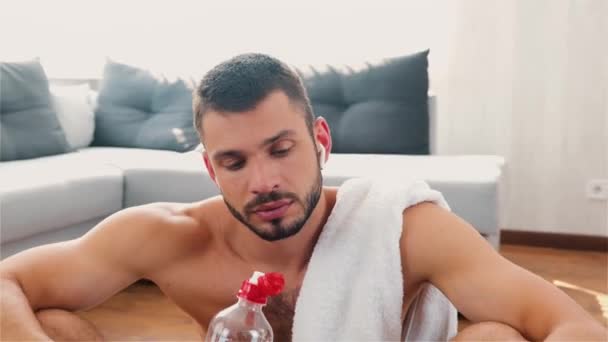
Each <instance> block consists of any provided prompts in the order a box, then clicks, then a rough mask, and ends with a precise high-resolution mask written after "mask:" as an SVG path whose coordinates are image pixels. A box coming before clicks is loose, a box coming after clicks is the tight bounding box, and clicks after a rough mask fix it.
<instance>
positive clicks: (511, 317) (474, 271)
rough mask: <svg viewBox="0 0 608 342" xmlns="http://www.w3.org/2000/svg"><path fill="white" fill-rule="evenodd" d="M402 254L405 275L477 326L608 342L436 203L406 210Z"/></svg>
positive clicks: (578, 311)
mask: <svg viewBox="0 0 608 342" xmlns="http://www.w3.org/2000/svg"><path fill="white" fill-rule="evenodd" d="M401 250H402V262H403V265H404V268H405V272H404V273H405V274H408V273H411V274H412V275H409V276H408V277H410V278H411V279H416V281H418V282H419V281H429V282H430V283H432V284H433V285H435V286H436V287H437V288H439V289H440V290H441V291H442V292H443V293H444V294H445V295H446V296H447V297H448V298H449V299H450V301H451V302H452V303H453V304H454V306H456V308H457V309H458V310H459V311H460V312H461V313H462V314H463V315H464V316H465V317H467V318H468V319H469V320H471V321H473V322H482V321H495V322H501V323H504V324H507V325H509V326H511V327H513V328H515V329H516V330H518V331H519V332H520V333H521V334H522V335H523V336H525V337H526V338H528V339H532V340H545V339H549V340H552V339H561V340H563V339H569V340H581V339H585V340H602V341H604V340H606V330H605V329H604V328H603V327H602V326H601V325H600V324H599V323H598V322H596V321H595V320H594V319H593V318H592V317H591V316H590V315H589V314H588V313H587V312H586V311H585V310H584V309H583V308H582V307H580V306H579V305H578V304H577V303H576V302H574V301H573V300H572V299H571V298H570V297H568V296H567V295H566V294H565V293H564V292H562V291H560V290H559V289H558V288H557V287H555V286H554V285H552V284H550V283H549V282H547V281H545V280H544V279H542V278H541V277H539V276H537V275H535V274H533V273H531V272H528V271H527V270H525V269H523V268H521V267H519V266H517V265H515V264H513V263H511V262H510V261H508V260H507V259H505V258H503V257H502V256H501V255H500V254H498V253H497V252H496V251H495V250H494V249H493V248H492V247H491V246H490V245H489V244H488V243H487V242H486V241H485V240H484V239H483V237H481V236H480V234H479V233H478V232H477V231H476V230H475V229H474V228H473V227H472V226H471V225H470V224H468V223H467V222H465V221H464V220H462V219H460V218H459V217H458V216H456V215H454V214H453V213H451V212H449V211H447V210H445V209H443V208H441V207H439V206H437V205H435V204H433V203H429V202H425V203H421V204H418V205H416V206H413V207H410V208H408V209H406V210H405V211H404V214H403V235H402V239H401Z"/></svg>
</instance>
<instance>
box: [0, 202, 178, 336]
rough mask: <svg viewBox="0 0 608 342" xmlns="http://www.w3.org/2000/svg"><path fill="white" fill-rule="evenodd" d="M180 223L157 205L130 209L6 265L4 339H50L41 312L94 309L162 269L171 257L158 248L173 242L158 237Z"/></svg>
mask: <svg viewBox="0 0 608 342" xmlns="http://www.w3.org/2000/svg"><path fill="white" fill-rule="evenodd" d="M176 220H177V221H176ZM179 221H180V220H179V219H174V218H173V216H172V215H171V214H170V213H168V212H167V210H166V209H164V208H161V207H158V206H154V205H148V206H142V207H137V208H132V209H127V210H123V211H121V212H119V213H116V214H114V215H112V216H111V217H109V218H108V219H106V220H104V221H103V222H101V223H100V224H99V225H98V226H96V227H95V228H94V229H92V230H91V231H90V232H88V233H87V234H85V235H84V236H83V237H81V238H79V239H76V240H71V241H67V242H62V243H56V244H50V245H46V246H41V247H37V248H33V249H30V250H27V251H24V252H22V253H19V254H17V255H14V256H12V257H10V258H7V259H6V260H4V261H2V262H1V263H0V286H1V291H2V292H1V293H2V298H1V302H0V317H2V319H1V322H0V337H1V338H2V340H5V339H7V340H14V339H27V340H48V336H46V334H45V332H44V331H43V329H42V327H41V325H40V323H39V322H38V321H37V319H36V316H35V313H36V312H37V311H38V310H42V309H50V308H55V309H63V310H68V311H75V310H81V309H86V308H90V307H93V306H95V305H97V304H100V303H102V302H103V301H105V300H106V299H108V298H109V297H111V296H112V295H114V294H115V293H117V292H119V291H120V290H122V289H124V288H125V287H127V286H129V285H130V284H132V283H133V282H135V281H136V280H138V279H139V278H141V277H142V276H143V275H144V274H145V273H146V272H148V271H150V269H151V268H153V267H156V266H161V265H162V263H163V262H164V261H166V260H167V259H168V258H170V257H171V252H170V251H167V249H164V252H163V253H158V249H157V248H158V247H161V246H159V243H168V242H169V241H168V240H169V239H164V238H159V234H163V231H166V230H167V227H168V226H171V225H175V224H176V223H177V224H183V222H179ZM181 221H183V220H181ZM165 235H167V234H165ZM175 252H177V251H175Z"/></svg>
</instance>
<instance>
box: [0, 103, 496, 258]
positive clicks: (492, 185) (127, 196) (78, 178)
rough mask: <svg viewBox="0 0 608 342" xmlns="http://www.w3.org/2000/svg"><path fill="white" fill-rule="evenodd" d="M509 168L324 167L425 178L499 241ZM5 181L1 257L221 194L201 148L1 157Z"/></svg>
mask: <svg viewBox="0 0 608 342" xmlns="http://www.w3.org/2000/svg"><path fill="white" fill-rule="evenodd" d="M431 113H433V111H432V110H431ZM431 122H433V120H431ZM431 127H433V125H431ZM431 146H432V144H431ZM503 168H504V160H503V158H501V157H497V156H440V155H389V154H384V155H382V154H346V153H334V154H332V155H331V156H330V158H329V161H328V162H327V164H326V166H325V168H324V170H323V175H324V183H325V184H326V185H332V186H338V185H340V184H341V183H342V182H344V181H345V180H346V179H349V178H351V177H360V176H365V177H382V178H387V177H392V178H394V179H395V180H396V181H398V179H399V178H400V177H405V176H407V177H416V178H420V179H424V180H426V181H427V182H429V183H430V185H431V186H432V187H433V188H435V189H437V190H439V191H441V192H442V193H443V194H444V196H445V197H446V199H447V201H448V203H449V204H450V206H451V208H452V210H453V211H454V212H455V213H456V214H458V215H460V216H461V217H463V218H464V219H465V220H467V221H468V222H470V223H471V224H473V225H474V226H475V228H477V229H478V230H479V232H480V233H481V234H483V235H484V236H485V237H486V238H487V239H488V241H490V242H491V243H492V244H493V245H494V246H498V243H499V236H500V231H499V206H500V200H499V199H500V197H501V183H502V178H503ZM0 182H1V183H0V185H1V186H0V213H1V216H0V225H1V226H0V229H1V234H0V254H1V257H2V258H6V257H7V256H10V255H12V254H14V253H17V252H19V251H21V250H24V249H26V248H30V247H33V246H37V245H40V244H46V243H51V242H56V241H63V240H67V239H72V238H76V237H78V236H81V235H82V234H84V233H85V232H86V231H88V230H89V229H91V228H92V227H93V226H94V225H95V224H97V223H98V222H100V221H101V220H103V219H104V218H105V217H107V216H108V215H111V214H112V213H114V212H116V211H118V210H120V209H122V208H126V207H131V206H135V205H141V204H145V203H151V202H157V201H177V202H187V201H197V200H201V199H204V198H208V197H210V196H214V195H217V194H218V189H217V187H216V186H215V184H214V183H213V182H212V181H211V179H210V178H209V176H208V174H207V172H206V170H205V167H204V165H203V161H202V158H201V155H200V152H197V151H190V152H185V153H180V152H174V151H163V150H152V149H136V148H121V147H88V148H84V149H80V150H78V151H75V152H70V153H64V154H59V155H53V156H46V157H40V158H34V159H27V160H17V161H9V162H2V163H0ZM127 228H128V227H125V229H127Z"/></svg>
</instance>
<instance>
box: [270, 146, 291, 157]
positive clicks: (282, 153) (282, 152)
mask: <svg viewBox="0 0 608 342" xmlns="http://www.w3.org/2000/svg"><path fill="white" fill-rule="evenodd" d="M290 149H291V148H285V149H282V150H274V151H272V152H271V153H272V155H273V156H275V157H284V156H286V155H287V153H289V150H290Z"/></svg>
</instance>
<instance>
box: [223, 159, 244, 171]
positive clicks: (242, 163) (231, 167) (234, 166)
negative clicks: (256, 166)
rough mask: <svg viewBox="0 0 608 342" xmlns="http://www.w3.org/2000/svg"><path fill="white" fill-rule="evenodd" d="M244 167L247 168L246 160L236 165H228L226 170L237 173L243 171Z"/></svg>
mask: <svg viewBox="0 0 608 342" xmlns="http://www.w3.org/2000/svg"><path fill="white" fill-rule="evenodd" d="M243 166H245V161H244V160H239V161H237V162H234V163H229V164H226V168H227V169H228V170H230V171H236V170H239V169H242V168H243Z"/></svg>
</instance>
